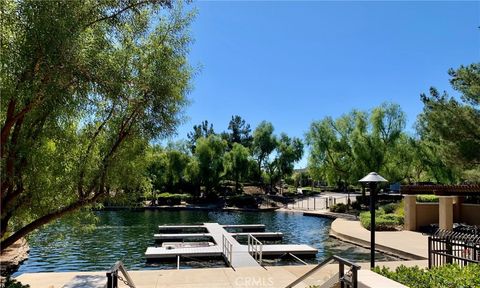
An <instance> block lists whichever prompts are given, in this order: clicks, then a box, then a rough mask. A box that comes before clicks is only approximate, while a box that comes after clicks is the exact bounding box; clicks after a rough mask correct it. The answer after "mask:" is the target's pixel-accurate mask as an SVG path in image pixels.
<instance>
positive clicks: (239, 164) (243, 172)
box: [224, 143, 250, 192]
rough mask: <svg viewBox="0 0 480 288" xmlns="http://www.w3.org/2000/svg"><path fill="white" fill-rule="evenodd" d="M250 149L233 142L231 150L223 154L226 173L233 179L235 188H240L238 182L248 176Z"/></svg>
mask: <svg viewBox="0 0 480 288" xmlns="http://www.w3.org/2000/svg"><path fill="white" fill-rule="evenodd" d="M249 156H250V151H248V148H245V147H244V146H242V144H239V143H233V147H232V150H231V151H230V152H227V153H226V154H225V156H224V160H225V161H224V164H225V165H224V166H225V173H226V175H227V176H228V177H229V178H230V179H232V180H233V181H235V190H236V191H237V192H238V191H239V190H240V187H239V183H240V181H242V180H245V179H246V177H247V176H248V172H249V171H248V169H249V167H250V162H249V161H250V160H249Z"/></svg>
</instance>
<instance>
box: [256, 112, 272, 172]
mask: <svg viewBox="0 0 480 288" xmlns="http://www.w3.org/2000/svg"><path fill="white" fill-rule="evenodd" d="M276 147H277V138H276V137H275V135H273V125H272V123H270V122H267V121H262V122H261V123H260V124H259V125H258V126H257V128H256V129H255V131H254V132H253V143H252V153H253V155H254V156H255V158H256V160H257V165H258V175H262V165H263V164H265V163H264V162H265V161H266V159H267V158H268V156H269V155H270V153H272V152H273V150H275V148H276Z"/></svg>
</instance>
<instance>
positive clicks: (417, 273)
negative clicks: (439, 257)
mask: <svg viewBox="0 0 480 288" xmlns="http://www.w3.org/2000/svg"><path fill="white" fill-rule="evenodd" d="M373 271H374V272H376V273H378V274H380V275H383V276H385V277H387V278H390V279H392V280H394V281H397V282H399V283H402V284H404V285H406V286H408V287H412V288H430V287H437V288H464V287H480V265H478V264H470V265H467V266H465V267H460V266H458V265H457V264H449V265H445V266H441V267H433V268H432V269H420V268H419V267H418V266H415V267H406V266H404V265H401V266H399V267H397V268H396V269H395V271H391V270H390V269H389V268H387V267H382V268H380V267H378V266H377V267H375V268H374V269H373Z"/></svg>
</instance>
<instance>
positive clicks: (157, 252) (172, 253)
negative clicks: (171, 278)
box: [145, 245, 223, 260]
mask: <svg viewBox="0 0 480 288" xmlns="http://www.w3.org/2000/svg"><path fill="white" fill-rule="evenodd" d="M222 255H223V253H222V249H221V248H220V246H218V245H215V246H209V247H197V248H176V249H168V248H165V247H148V248H147V251H146V252H145V258H147V260H148V259H162V258H163V259H165V258H176V257H177V256H186V257H215V256H216V257H221V256H222Z"/></svg>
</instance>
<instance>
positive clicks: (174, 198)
mask: <svg viewBox="0 0 480 288" xmlns="http://www.w3.org/2000/svg"><path fill="white" fill-rule="evenodd" d="M190 199H191V196H190V195H188V194H171V193H168V192H165V193H161V194H159V195H158V196H157V202H158V205H180V204H181V203H182V201H186V202H188V201H189V200H190Z"/></svg>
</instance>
